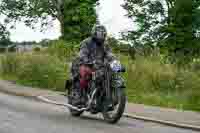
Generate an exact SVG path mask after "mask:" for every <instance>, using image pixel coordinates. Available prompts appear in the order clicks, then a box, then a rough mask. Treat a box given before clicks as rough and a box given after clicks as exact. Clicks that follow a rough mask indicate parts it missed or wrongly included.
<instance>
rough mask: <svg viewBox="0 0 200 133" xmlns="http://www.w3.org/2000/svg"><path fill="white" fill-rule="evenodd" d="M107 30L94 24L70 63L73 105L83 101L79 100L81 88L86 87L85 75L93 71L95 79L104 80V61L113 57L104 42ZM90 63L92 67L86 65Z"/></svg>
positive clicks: (108, 60)
mask: <svg viewBox="0 0 200 133" xmlns="http://www.w3.org/2000/svg"><path fill="white" fill-rule="evenodd" d="M106 36H107V31H106V28H105V27H104V26H103V25H99V24H98V25H95V26H94V27H93V29H92V34H91V37H89V38H87V39H85V40H84V41H82V42H81V48H80V52H79V57H78V59H76V60H75V61H74V62H73V63H72V69H71V73H72V77H73V91H72V92H73V99H74V100H72V101H73V102H72V104H73V105H80V104H82V103H84V101H83V102H82V100H81V88H84V87H87V83H86V82H84V81H86V80H87V79H86V76H87V75H88V74H91V73H92V72H93V71H95V76H96V79H97V81H102V80H104V71H105V70H104V69H105V68H104V63H105V62H110V61H112V60H114V59H115V57H114V56H113V54H112V52H111V49H110V48H109V47H108V45H107V44H106ZM87 64H92V65H93V67H92V69H91V68H89V67H88V66H87Z"/></svg>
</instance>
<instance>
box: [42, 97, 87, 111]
mask: <svg viewBox="0 0 200 133" xmlns="http://www.w3.org/2000/svg"><path fill="white" fill-rule="evenodd" d="M38 99H39V100H41V101H44V102H46V103H50V104H55V105H59V106H64V107H68V108H70V109H73V110H76V111H80V112H81V111H86V110H87V108H80V109H79V108H77V107H75V106H73V105H71V104H65V103H57V102H55V101H52V100H49V99H47V98H45V97H44V96H38Z"/></svg>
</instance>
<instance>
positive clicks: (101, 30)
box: [92, 25, 107, 42]
mask: <svg viewBox="0 0 200 133" xmlns="http://www.w3.org/2000/svg"><path fill="white" fill-rule="evenodd" d="M106 36H107V31H106V28H105V26H103V25H95V26H94V27H93V28H92V37H93V38H94V39H95V40H97V41H99V42H103V41H104V40H105V39H106Z"/></svg>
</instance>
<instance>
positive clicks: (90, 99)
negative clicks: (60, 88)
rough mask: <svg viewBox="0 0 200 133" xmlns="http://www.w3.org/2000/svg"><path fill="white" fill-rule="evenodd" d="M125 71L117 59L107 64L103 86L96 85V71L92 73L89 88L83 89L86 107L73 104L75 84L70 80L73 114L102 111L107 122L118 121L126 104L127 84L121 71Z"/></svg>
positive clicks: (68, 90) (69, 92)
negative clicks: (73, 87)
mask: <svg viewBox="0 0 200 133" xmlns="http://www.w3.org/2000/svg"><path fill="white" fill-rule="evenodd" d="M124 72H125V67H124V66H123V65H121V63H120V62H119V61H117V60H115V61H113V62H111V63H107V64H105V80H104V81H102V82H103V87H102V88H99V87H96V76H95V72H94V73H92V75H91V80H90V81H89V83H88V88H87V89H84V90H81V91H82V92H81V95H82V97H83V98H84V99H85V101H86V104H85V105H84V107H76V106H73V105H72V100H73V98H72V97H73V95H72V86H73V84H72V82H70V81H69V82H68V83H67V85H66V86H68V87H67V94H68V108H69V110H70V113H71V115H72V116H80V115H81V114H82V113H83V112H84V111H87V112H90V113H91V114H97V113H102V114H103V118H104V120H105V121H106V122H108V123H113V124H114V123H117V122H118V121H119V120H120V118H121V117H122V115H123V113H124V110H125V106H126V94H125V88H126V86H125V82H124V79H123V78H122V76H121V73H124ZM69 86H70V87H69ZM108 101H110V102H108Z"/></svg>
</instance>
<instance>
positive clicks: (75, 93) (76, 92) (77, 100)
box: [72, 81, 81, 107]
mask: <svg viewBox="0 0 200 133" xmlns="http://www.w3.org/2000/svg"><path fill="white" fill-rule="evenodd" d="M72 105H73V106H77V107H79V106H81V90H80V87H79V81H76V82H74V83H73V90H72Z"/></svg>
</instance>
